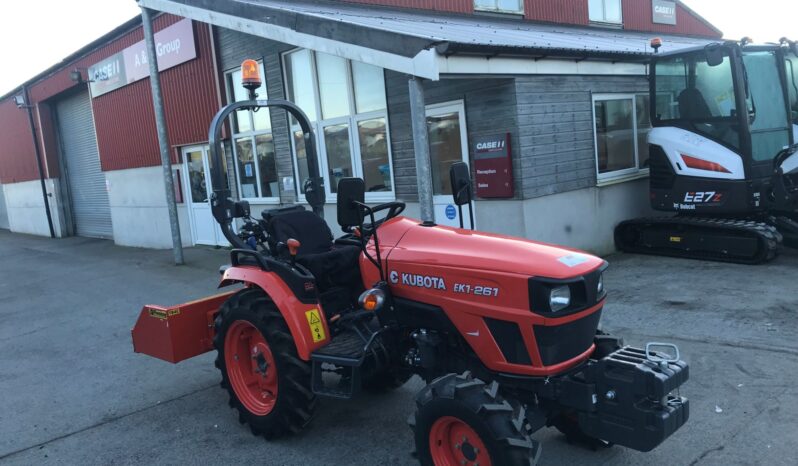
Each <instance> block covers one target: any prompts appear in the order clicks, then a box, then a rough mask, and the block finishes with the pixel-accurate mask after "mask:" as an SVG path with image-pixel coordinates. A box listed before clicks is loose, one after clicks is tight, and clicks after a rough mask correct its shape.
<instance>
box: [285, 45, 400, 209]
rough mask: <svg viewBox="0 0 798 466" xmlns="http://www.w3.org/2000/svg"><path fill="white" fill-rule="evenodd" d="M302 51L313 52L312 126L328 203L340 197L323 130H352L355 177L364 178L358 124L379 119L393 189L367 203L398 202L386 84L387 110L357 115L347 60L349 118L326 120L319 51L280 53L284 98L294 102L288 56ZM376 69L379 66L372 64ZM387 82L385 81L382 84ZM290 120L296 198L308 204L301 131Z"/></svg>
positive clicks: (378, 193) (376, 194)
mask: <svg viewBox="0 0 798 466" xmlns="http://www.w3.org/2000/svg"><path fill="white" fill-rule="evenodd" d="M302 50H308V52H310V68H311V83H312V86H313V101H314V106H315V111H316V118H317V120H316V121H311V122H310V127H311V129H312V130H313V135H314V137H315V142H316V149H317V154H316V157H317V161H318V165H319V172H320V175H321V177H322V179H323V180H324V190H325V194H326V197H327V201H326V202H327V203H328V204H330V203H335V202H336V201H337V194H336V193H334V192H332V186H331V180H330V176H329V164H328V161H327V146H326V141H325V138H324V128H325V127H327V126H331V125H336V124H342V123H346V124H347V125H348V130H349V149H350V152H349V157H350V160H351V162H352V176H355V177H360V178H362V177H363V158H362V155H361V153H360V135H359V134H358V131H357V125H358V123H359V122H361V121H365V120H374V119H378V118H383V119H384V120H385V137H386V139H387V148H388V165H389V166H390V168H391V190H390V191H372V192H369V191H367V192H366V199H365V200H366V201H367V202H370V203H379V202H391V201H394V200H396V175H395V173H394V171H395V170H394V164H393V150H392V148H391V125H390V120H389V118H388V95H387V89H385V85H384V84H383V89H384V90H385V92H386V95H385V108H384V109H381V110H373V111H370V112H365V113H357V101H356V99H357V98H356V95H355V94H356V93H355V87H354V86H355V82H354V76H353V74H352V60H350V59H345V60H346V73H347V77H346V81H347V86H349V89H348V90H349V102H348V103H349V115H345V116H339V117H335V118H330V119H324V114H323V113H322V108H321V89H320V88H319V80H318V69H317V67H316V51H315V50H310V49H304V48H302V47H295V48H293V49H290V50H286V51H284V52H282V53H281V54H280V63H281V65H282V75H283V89H284V92H285V99H286V100H288V101H292V100H291V98H290V96H289V95H290V89H291V86H292V83H291V82H290V81H289V80H288V67H287V66H286V64H287V62H286V60H287V59H288V57H289V55H291V54H292V53H295V52H299V51H302ZM372 66H376V65H372ZM382 70H383V75H382V76H383V80H384V79H385V69H384V68H382ZM383 82H384V81H383ZM286 118H287V119H288V127H289V132H290V138H289V139H290V144H291V164H292V166H293V173H294V187H295V189H296V199H297V201H298V202H300V203H307V200H306V199H305V195H304V194H303V193H302V179H301V177H300V174H299V159H298V158H297V153H296V143H295V139H294V133H295V132H297V131H299V132H301V128H300V126H299V125H298V124H296V123H294V122H293V121H292V120H293V118H291V116H290V115H286Z"/></svg>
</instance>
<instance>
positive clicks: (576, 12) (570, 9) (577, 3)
mask: <svg viewBox="0 0 798 466" xmlns="http://www.w3.org/2000/svg"><path fill="white" fill-rule="evenodd" d="M649 1H650V0H649ZM524 16H526V18H527V19H531V20H535V21H545V22H550V23H566V24H582V25H586V24H588V17H587V0H524Z"/></svg>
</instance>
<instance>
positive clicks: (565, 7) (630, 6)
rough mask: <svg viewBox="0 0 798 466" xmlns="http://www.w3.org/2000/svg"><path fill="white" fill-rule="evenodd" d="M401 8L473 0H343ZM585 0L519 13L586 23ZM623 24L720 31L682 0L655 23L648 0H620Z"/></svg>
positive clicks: (552, 2)
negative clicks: (667, 18) (671, 21)
mask: <svg viewBox="0 0 798 466" xmlns="http://www.w3.org/2000/svg"><path fill="white" fill-rule="evenodd" d="M346 1H349V2H352V3H366V4H370V5H383V6H392V7H401V8H413V9H422V10H434V11H445V12H449V13H466V14H471V13H474V12H476V11H477V10H476V9H475V3H476V2H475V1H474V0H346ZM588 2H589V0H523V16H524V18H525V19H527V20H530V21H544V22H550V23H558V24H573V25H579V26H587V25H589V24H591V20H590V18H589V15H588V11H589V8H588ZM621 3H622V11H623V28H624V29H627V30H631V31H652V32H661V33H668V34H679V35H689V36H699V37H711V38H720V37H721V36H722V33H721V32H720V31H719V30H718V29H717V28H715V27H714V26H712V25H711V24H710V23H709V22H707V21H706V20H705V19H704V18H702V17H701V16H699V15H697V14H696V13H695V12H693V11H692V10H691V9H690V8H688V7H687V6H686V5H685V4H683V3H682V2H679V1H677V2H675V3H676V5H675V7H676V24H675V25H667V24H657V23H654V22H653V21H652V17H653V11H652V8H653V7H652V2H651V0H621Z"/></svg>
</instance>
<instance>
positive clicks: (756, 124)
mask: <svg viewBox="0 0 798 466" xmlns="http://www.w3.org/2000/svg"><path fill="white" fill-rule="evenodd" d="M743 64H744V65H745V70H746V75H747V77H748V86H749V92H748V94H749V95H748V102H749V103H748V105H749V110H751V111H752V117H751V118H750V119H749V121H750V125H751V148H752V156H753V159H754V160H756V161H764V160H772V159H773V158H774V157H775V156H776V154H778V153H779V152H780V151H781V150H782V149H783V148H784V147H785V146H789V145H790V129H791V128H790V127H789V120H788V119H787V113H786V112H787V106H786V105H785V104H786V103H785V102H784V88H783V87H782V81H781V77H780V76H779V74H780V70H779V64H778V62H777V56H776V52H775V51H774V50H766V51H765V50H753V51H748V50H744V51H743Z"/></svg>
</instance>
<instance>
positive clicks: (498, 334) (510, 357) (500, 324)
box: [485, 317, 532, 366]
mask: <svg viewBox="0 0 798 466" xmlns="http://www.w3.org/2000/svg"><path fill="white" fill-rule="evenodd" d="M485 323H486V324H487V325H488V329H490V333H491V335H493V339H494V340H496V344H498V345H499V349H500V350H501V352H502V355H503V356H504V359H505V360H506V361H507V362H509V363H510V364H523V365H526V366H528V365H531V364H532V361H531V360H530V359H529V351H528V350H527V348H526V345H525V344H524V337H523V336H522V335H521V329H520V328H518V324H516V323H515V322H508V321H506V320H498V319H491V318H490V317H486V318H485Z"/></svg>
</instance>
